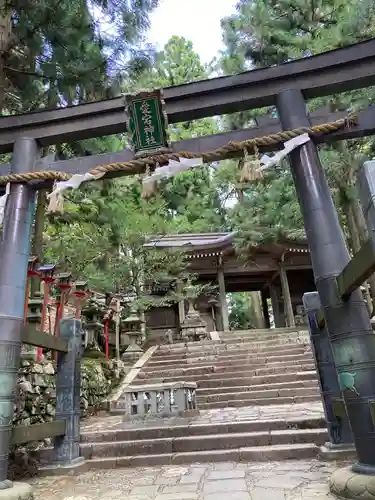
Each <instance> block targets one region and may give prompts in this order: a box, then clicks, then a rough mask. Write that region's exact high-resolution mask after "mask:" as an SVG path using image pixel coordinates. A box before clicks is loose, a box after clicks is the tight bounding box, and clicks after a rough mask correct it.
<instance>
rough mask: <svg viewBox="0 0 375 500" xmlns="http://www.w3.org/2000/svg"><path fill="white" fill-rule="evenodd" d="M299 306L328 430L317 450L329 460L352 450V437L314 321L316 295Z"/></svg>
mask: <svg viewBox="0 0 375 500" xmlns="http://www.w3.org/2000/svg"><path fill="white" fill-rule="evenodd" d="M303 305H304V308H305V311H306V313H307V319H308V327H309V332H310V340H311V346H312V350H313V354H314V359H315V365H316V371H317V373H318V379H319V387H320V393H321V396H322V402H323V408H324V413H325V417H326V422H327V428H328V437H329V442H327V443H326V444H325V446H323V447H322V448H321V453H322V455H323V456H325V457H327V458H329V456H330V454H332V451H337V450H342V451H346V450H348V449H353V437H352V432H351V429H350V425H349V420H348V416H347V414H346V409H345V405H344V401H343V399H342V394H341V390H340V385H339V379H338V376H337V373H336V367H335V362H334V360H333V354H332V349H331V344H330V342H329V338H328V332H327V328H326V327H324V328H322V329H320V328H319V326H318V323H317V320H316V313H317V312H318V311H319V309H320V300H319V294H318V292H309V293H305V294H304V295H303ZM332 455H334V454H332Z"/></svg>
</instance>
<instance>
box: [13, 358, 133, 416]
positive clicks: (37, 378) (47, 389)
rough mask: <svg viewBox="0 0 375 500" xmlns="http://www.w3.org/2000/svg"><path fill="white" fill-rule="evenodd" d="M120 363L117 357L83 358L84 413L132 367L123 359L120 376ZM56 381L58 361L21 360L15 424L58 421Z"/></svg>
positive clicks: (82, 393)
mask: <svg viewBox="0 0 375 500" xmlns="http://www.w3.org/2000/svg"><path fill="white" fill-rule="evenodd" d="M116 366H117V362H116V360H109V361H106V360H105V359H101V358H100V359H90V358H83V360H82V365H81V380H82V386H81V409H82V416H86V415H88V414H89V412H90V411H91V410H93V411H95V409H97V408H98V407H99V405H100V403H101V401H103V400H104V399H105V398H106V396H107V395H108V394H110V393H111V392H112V390H113V389H114V388H115V387H116V386H117V385H118V383H119V382H120V380H121V379H122V378H123V377H124V376H125V375H126V373H127V371H128V370H129V367H127V366H126V365H125V364H124V363H122V362H121V361H120V362H119V364H118V369H119V375H120V377H119V378H116V377H115V369H116ZM55 383H56V363H55V361H48V360H45V361H42V362H36V361H31V360H22V361H21V368H20V370H19V373H18V390H17V394H16V402H15V408H14V417H13V422H14V424H15V425H31V424H39V423H43V422H51V421H52V420H54V418H55V399H56V389H55Z"/></svg>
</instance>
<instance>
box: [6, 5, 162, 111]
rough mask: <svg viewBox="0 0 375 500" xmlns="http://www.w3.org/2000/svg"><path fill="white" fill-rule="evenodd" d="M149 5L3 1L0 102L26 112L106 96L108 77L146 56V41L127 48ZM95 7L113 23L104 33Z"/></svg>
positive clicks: (138, 64) (138, 38) (8, 108)
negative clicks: (96, 17) (141, 46)
mask: <svg viewBox="0 0 375 500" xmlns="http://www.w3.org/2000/svg"><path fill="white" fill-rule="evenodd" d="M157 4H158V1H157V0H142V1H132V2H128V1H125V0H122V1H106V2H104V1H102V0H95V1H94V2H88V1H87V0H77V1H72V0H59V1H52V2H50V1H46V0H27V1H26V2H25V1H23V2H19V1H18V0H10V1H8V0H7V1H6V2H5V1H3V4H2V5H1V10H0V12H1V15H0V35H1V36H0V40H1V42H0V50H1V57H0V109H1V110H2V111H3V112H8V113H9V112H12V111H28V110H30V109H34V108H37V107H40V106H48V107H56V106H61V105H65V104H76V103H79V102H85V101H87V100H90V99H91V100H92V99H97V98H100V97H103V96H105V95H108V93H110V92H111V88H112V86H111V85H109V82H110V81H112V82H113V80H114V77H116V76H117V74H118V73H119V71H120V70H121V71H123V72H124V71H125V70H128V71H129V70H131V71H134V70H137V69H139V68H141V67H143V66H144V64H141V63H142V61H143V63H144V62H146V61H147V60H149V57H150V50H149V48H147V47H146V49H145V50H135V47H136V45H138V44H139V43H140V42H142V35H143V33H144V30H145V29H146V28H147V27H148V24H149V21H148V14H149V12H150V11H151V10H152V9H153V8H154V7H156V6H157ZM95 12H98V14H99V16H100V17H101V18H103V17H104V18H105V19H107V20H108V22H111V26H112V28H113V26H115V29H112V30H110V31H109V32H108V33H106V32H105V27H103V26H105V23H103V22H101V23H100V22H96V20H95ZM119 54H121V57H119ZM116 61H120V62H121V64H122V67H119V66H118V65H116V64H115V62H116Z"/></svg>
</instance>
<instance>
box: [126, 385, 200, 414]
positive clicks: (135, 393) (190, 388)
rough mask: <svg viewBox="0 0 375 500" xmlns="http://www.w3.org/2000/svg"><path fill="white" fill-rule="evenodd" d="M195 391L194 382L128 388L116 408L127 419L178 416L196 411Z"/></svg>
mask: <svg viewBox="0 0 375 500" xmlns="http://www.w3.org/2000/svg"><path fill="white" fill-rule="evenodd" d="M196 389H197V384H196V383H195V382H169V383H168V382H165V383H160V384H145V385H136V386H128V387H127V388H126V389H124V391H123V393H122V396H121V400H118V401H117V405H116V406H117V409H118V410H120V409H121V410H125V415H126V417H127V418H136V417H145V416H151V415H152V416H160V417H165V416H179V415H183V414H184V413H185V412H189V411H194V410H196V409H197V403H196Z"/></svg>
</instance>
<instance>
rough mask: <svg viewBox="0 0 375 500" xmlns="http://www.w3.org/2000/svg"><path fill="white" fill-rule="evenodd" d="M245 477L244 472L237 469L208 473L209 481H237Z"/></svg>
mask: <svg viewBox="0 0 375 500" xmlns="http://www.w3.org/2000/svg"><path fill="white" fill-rule="evenodd" d="M241 477H245V471H244V470H235V469H230V470H227V469H219V470H216V469H215V470H212V471H210V472H209V473H208V475H207V479H235V478H241Z"/></svg>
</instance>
